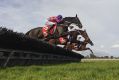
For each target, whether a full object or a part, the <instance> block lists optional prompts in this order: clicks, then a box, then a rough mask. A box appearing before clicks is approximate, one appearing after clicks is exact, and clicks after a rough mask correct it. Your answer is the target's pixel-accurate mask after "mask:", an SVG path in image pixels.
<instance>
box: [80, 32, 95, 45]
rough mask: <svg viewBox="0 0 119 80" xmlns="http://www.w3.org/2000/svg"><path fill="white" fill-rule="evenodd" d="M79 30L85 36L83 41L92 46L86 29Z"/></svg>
mask: <svg viewBox="0 0 119 80" xmlns="http://www.w3.org/2000/svg"><path fill="white" fill-rule="evenodd" d="M80 32H81V35H82V36H83V37H84V38H85V42H86V43H89V44H90V45H91V46H93V45H94V44H93V42H92V41H91V39H90V38H89V36H88V34H87V32H86V30H84V31H80Z"/></svg>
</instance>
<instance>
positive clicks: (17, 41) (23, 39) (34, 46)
mask: <svg viewBox="0 0 119 80" xmlns="http://www.w3.org/2000/svg"><path fill="white" fill-rule="evenodd" d="M0 48H5V49H15V50H26V51H33V52H40V53H51V54H56V53H57V54H60V55H67V54H66V53H69V54H68V55H70V56H75V57H76V53H74V52H71V51H67V50H65V49H63V48H60V47H57V46H53V45H50V44H48V43H46V42H44V41H41V40H37V39H33V38H30V37H28V36H26V35H25V34H23V33H18V32H14V31H13V30H10V29H7V28H3V27H0Z"/></svg>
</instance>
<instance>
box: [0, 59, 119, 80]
mask: <svg viewBox="0 0 119 80" xmlns="http://www.w3.org/2000/svg"><path fill="white" fill-rule="evenodd" d="M0 80H119V61H84V62H80V63H67V64H57V65H43V66H34V65H32V66H24V67H23V66H15V67H7V68H0Z"/></svg>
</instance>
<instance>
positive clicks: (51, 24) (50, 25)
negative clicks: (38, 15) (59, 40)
mask: <svg viewBox="0 0 119 80" xmlns="http://www.w3.org/2000/svg"><path fill="white" fill-rule="evenodd" d="M62 20H63V17H62V15H57V16H51V17H49V18H48V19H47V22H46V24H45V27H43V29H42V32H43V35H44V37H47V36H48V34H49V33H50V34H53V33H54V32H55V30H56V27H57V23H59V22H61V21H62ZM51 29H53V31H52V32H50V30H51Z"/></svg>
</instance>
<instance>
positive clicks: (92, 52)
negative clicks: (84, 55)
mask: <svg viewBox="0 0 119 80" xmlns="http://www.w3.org/2000/svg"><path fill="white" fill-rule="evenodd" d="M85 49H86V50H90V52H91V53H92V54H94V53H93V51H92V50H91V49H90V48H85Z"/></svg>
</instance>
